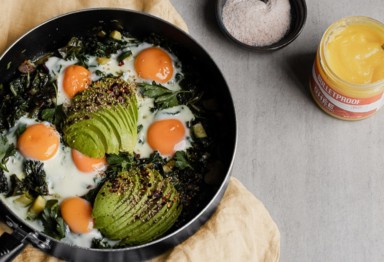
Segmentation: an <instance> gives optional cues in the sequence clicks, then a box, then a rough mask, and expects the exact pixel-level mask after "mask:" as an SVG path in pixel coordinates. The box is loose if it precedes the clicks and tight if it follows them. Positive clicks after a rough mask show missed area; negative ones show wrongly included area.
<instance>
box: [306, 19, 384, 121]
mask: <svg viewBox="0 0 384 262" xmlns="http://www.w3.org/2000/svg"><path fill="white" fill-rule="evenodd" d="M310 90H311V93H312V96H313V98H314V100H315V101H316V103H317V104H318V105H319V106H320V108H322V109H323V110H324V111H325V112H327V113H329V114H330V115H332V116H335V117H337V118H341V119H345V120H358V119H363V118H366V117H369V116H370V115H372V114H374V113H375V112H376V111H377V110H378V109H379V108H380V107H381V106H382V104H383V99H384V98H383V92H384V25H383V24H382V23H380V22H378V21H376V20H374V19H371V18H368V17H346V18H343V19H341V20H339V21H337V22H335V23H334V24H333V25H331V26H330V27H329V28H328V29H327V31H326V32H325V33H324V35H323V38H322V40H321V42H320V46H319V48H318V52H317V56H316V60H315V63H314V67H313V71H312V76H311V81H310Z"/></svg>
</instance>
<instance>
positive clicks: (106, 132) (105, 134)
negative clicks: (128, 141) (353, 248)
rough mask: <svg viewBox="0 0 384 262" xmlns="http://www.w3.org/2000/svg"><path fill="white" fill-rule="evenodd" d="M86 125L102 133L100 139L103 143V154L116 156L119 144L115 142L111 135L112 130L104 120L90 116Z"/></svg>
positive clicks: (96, 116) (93, 115)
mask: <svg viewBox="0 0 384 262" xmlns="http://www.w3.org/2000/svg"><path fill="white" fill-rule="evenodd" d="M88 123H89V125H92V126H94V127H95V128H97V129H98V130H100V132H101V133H102V137H100V138H101V140H102V141H104V146H105V152H106V153H109V154H118V153H119V149H120V144H119V142H118V141H117V138H116V137H115V136H114V135H111V134H113V130H111V129H112V127H111V126H109V125H108V123H106V122H105V119H104V118H102V117H100V116H98V115H97V114H92V118H91V119H89V120H88Z"/></svg>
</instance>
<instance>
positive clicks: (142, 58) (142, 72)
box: [134, 47, 173, 83]
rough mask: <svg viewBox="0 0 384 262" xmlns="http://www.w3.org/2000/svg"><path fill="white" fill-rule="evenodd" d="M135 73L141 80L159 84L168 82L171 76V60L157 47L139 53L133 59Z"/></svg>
mask: <svg viewBox="0 0 384 262" xmlns="http://www.w3.org/2000/svg"><path fill="white" fill-rule="evenodd" d="M134 66H135V70H136V73H137V74H138V75H139V76H140V77H141V78H143V79H148V80H153V81H156V82H159V83H166V82H168V81H169V80H170V79H171V78H172V75H173V64H172V59H171V57H170V56H169V55H168V53H167V52H165V51H164V50H162V49H161V48H158V47H151V48H147V49H144V50H143V51H141V52H140V53H139V54H138V55H137V56H136V58H135V63H134Z"/></svg>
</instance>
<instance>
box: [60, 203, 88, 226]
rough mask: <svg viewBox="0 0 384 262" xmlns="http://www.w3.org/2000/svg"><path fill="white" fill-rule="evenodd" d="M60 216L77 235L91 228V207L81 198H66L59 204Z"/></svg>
mask: <svg viewBox="0 0 384 262" xmlns="http://www.w3.org/2000/svg"><path fill="white" fill-rule="evenodd" d="M60 207H61V215H62V217H63V219H64V221H65V223H67V225H68V226H69V229H71V231H72V232H74V233H77V234H84V233H88V232H89V231H91V229H92V228H93V219H92V206H91V204H90V203H89V202H88V201H87V200H85V199H83V198H81V197H70V198H66V199H64V200H63V202H61V205H60Z"/></svg>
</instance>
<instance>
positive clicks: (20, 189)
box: [8, 174, 28, 196]
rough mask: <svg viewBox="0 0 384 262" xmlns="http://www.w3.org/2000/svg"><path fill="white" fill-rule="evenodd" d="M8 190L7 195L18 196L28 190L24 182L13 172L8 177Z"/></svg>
mask: <svg viewBox="0 0 384 262" xmlns="http://www.w3.org/2000/svg"><path fill="white" fill-rule="evenodd" d="M10 182H11V186H10V191H9V193H8V196H19V195H22V194H24V193H28V190H27V189H26V188H25V186H24V183H23V181H22V180H20V179H19V178H18V177H17V176H16V175H15V174H13V175H11V177H10Z"/></svg>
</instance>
